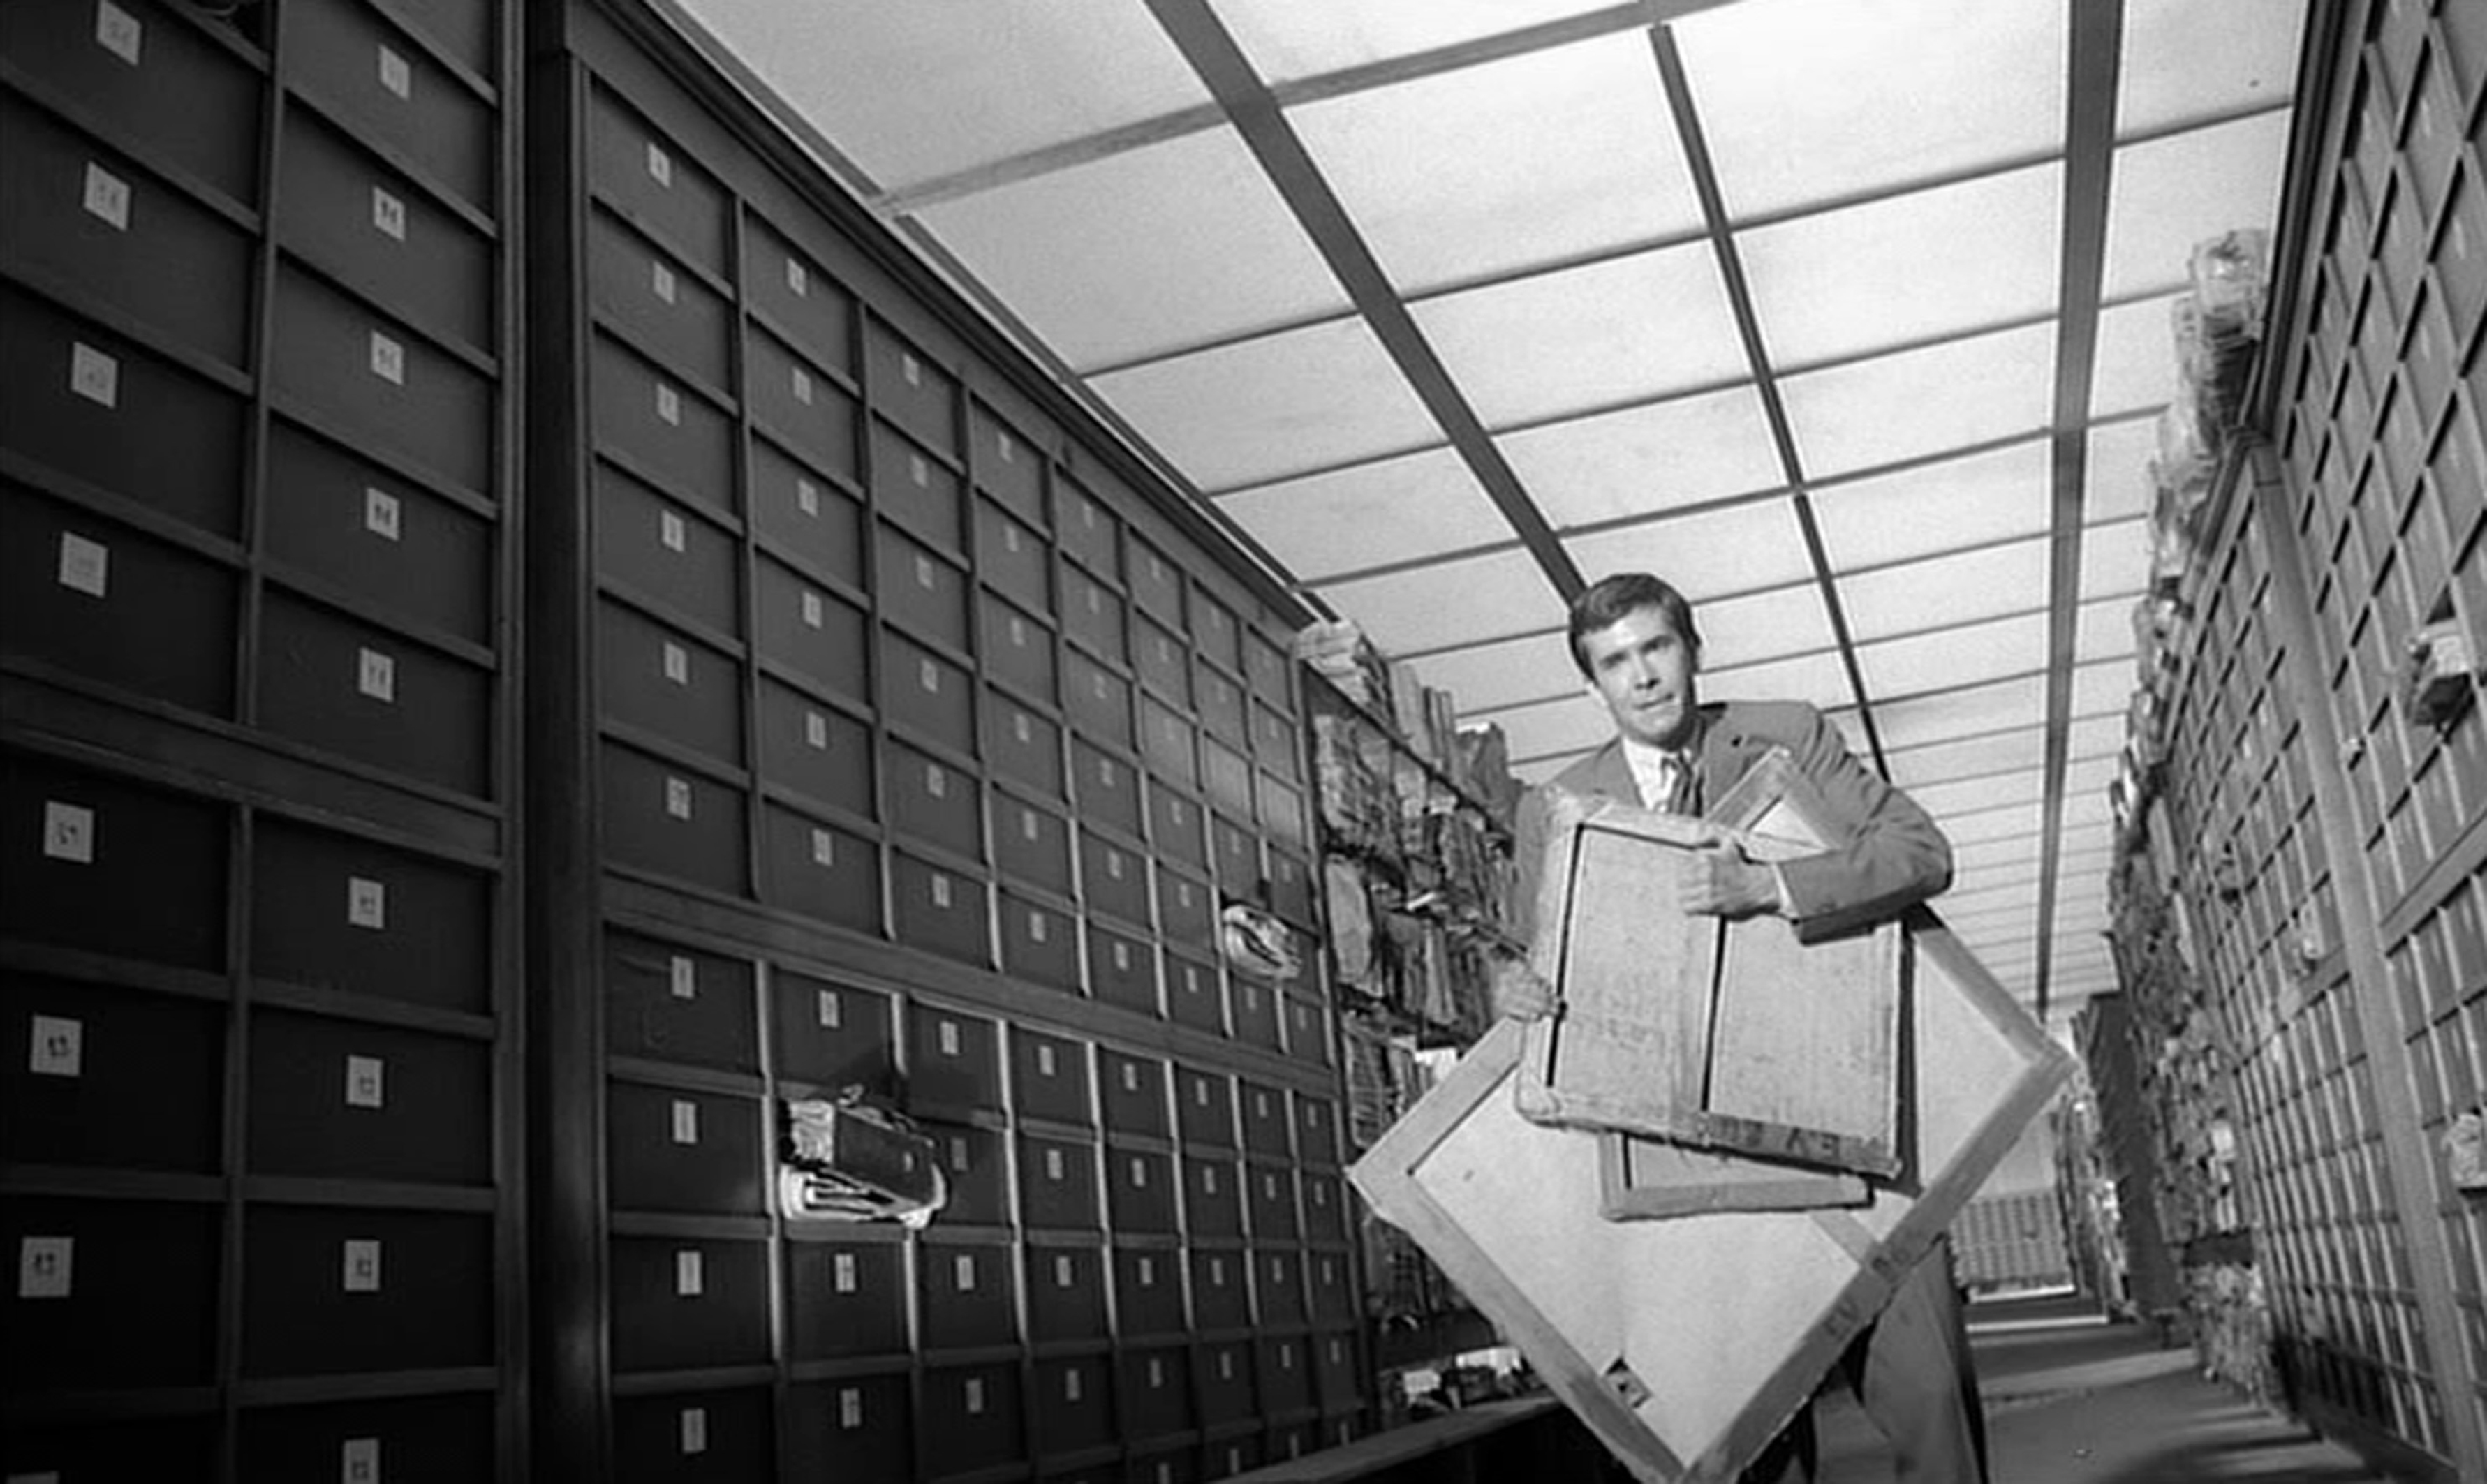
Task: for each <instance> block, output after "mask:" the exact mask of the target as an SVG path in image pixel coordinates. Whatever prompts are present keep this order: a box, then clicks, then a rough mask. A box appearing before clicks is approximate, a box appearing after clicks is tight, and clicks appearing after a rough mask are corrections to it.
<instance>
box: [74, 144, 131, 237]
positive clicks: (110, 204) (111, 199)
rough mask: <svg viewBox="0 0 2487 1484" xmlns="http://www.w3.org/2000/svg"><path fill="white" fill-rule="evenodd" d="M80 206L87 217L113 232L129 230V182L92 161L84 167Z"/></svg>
mask: <svg viewBox="0 0 2487 1484" xmlns="http://www.w3.org/2000/svg"><path fill="white" fill-rule="evenodd" d="M82 205H84V206H85V207H86V211H87V215H89V216H92V217H94V218H95V219H96V220H98V221H99V222H102V223H103V224H104V225H105V226H107V227H110V228H111V229H112V230H113V231H115V232H127V231H128V230H129V182H128V181H126V180H125V179H121V177H119V176H117V175H114V174H113V173H112V172H111V171H109V170H106V169H104V168H103V167H102V166H101V165H98V164H96V163H94V162H93V161H89V162H88V164H87V167H86V188H85V190H84V192H83V201H82Z"/></svg>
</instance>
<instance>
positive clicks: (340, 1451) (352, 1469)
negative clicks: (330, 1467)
mask: <svg viewBox="0 0 2487 1484" xmlns="http://www.w3.org/2000/svg"><path fill="white" fill-rule="evenodd" d="M337 1477H338V1478H339V1479H341V1480H343V1481H344V1484H380V1441H379V1440H378V1439H377V1438H349V1439H347V1440H346V1441H345V1442H344V1443H341V1444H339V1445H338V1448H337Z"/></svg>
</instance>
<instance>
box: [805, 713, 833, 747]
mask: <svg viewBox="0 0 2487 1484" xmlns="http://www.w3.org/2000/svg"><path fill="white" fill-rule="evenodd" d="M803 745H804V746H806V747H809V748H811V749H812V750H813V751H814V752H823V753H824V752H827V751H828V748H829V719H828V718H827V717H825V716H823V715H822V714H821V713H820V712H818V711H806V712H804V713H803Z"/></svg>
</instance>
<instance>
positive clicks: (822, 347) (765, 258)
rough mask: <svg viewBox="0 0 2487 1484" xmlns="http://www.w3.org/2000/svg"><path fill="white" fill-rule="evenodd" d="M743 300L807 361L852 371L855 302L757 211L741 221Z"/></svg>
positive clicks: (830, 367) (838, 369)
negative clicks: (762, 316) (766, 319)
mask: <svg viewBox="0 0 2487 1484" xmlns="http://www.w3.org/2000/svg"><path fill="white" fill-rule="evenodd" d="M742 301H743V303H744V304H746V305H748V306H749V307H750V308H751V309H753V310H754V311H756V312H757V313H759V314H761V315H764V316H768V320H769V322H770V323H771V324H772V325H774V326H775V327H776V329H777V331H778V333H779V335H780V336H782V337H783V338H784V339H785V340H786V341H787V343H788V344H791V345H793V346H794V347H795V349H796V351H797V352H798V353H799V354H801V355H802V356H803V358H804V359H805V360H808V361H812V362H815V363H817V364H819V365H822V366H825V367H828V368H829V369H830V370H832V371H841V372H849V373H852V371H853V369H854V300H853V299H852V297H850V296H849V295H848V293H847V291H846V290H845V289H843V288H841V287H840V286H839V285H838V284H837V282H836V281H835V280H834V279H832V278H830V277H829V276H828V275H827V274H826V273H824V272H822V271H821V267H820V264H819V263H818V262H816V261H813V259H812V257H811V255H810V254H808V253H806V252H804V251H803V250H802V249H801V248H799V247H796V245H795V244H794V242H793V241H792V240H791V239H790V238H789V237H788V236H787V235H786V234H783V233H781V232H779V231H778V230H777V228H776V227H774V226H772V225H771V224H769V223H768V221H766V220H765V219H763V218H762V217H761V216H760V215H759V214H758V213H757V212H753V211H745V212H744V213H743V217H742Z"/></svg>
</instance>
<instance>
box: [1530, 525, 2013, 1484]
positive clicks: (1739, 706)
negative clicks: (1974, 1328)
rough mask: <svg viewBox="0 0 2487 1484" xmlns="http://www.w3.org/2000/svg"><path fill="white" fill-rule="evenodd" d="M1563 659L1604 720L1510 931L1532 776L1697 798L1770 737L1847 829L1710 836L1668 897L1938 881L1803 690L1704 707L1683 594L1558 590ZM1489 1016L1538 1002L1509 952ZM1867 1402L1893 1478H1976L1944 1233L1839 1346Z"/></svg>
mask: <svg viewBox="0 0 2487 1484" xmlns="http://www.w3.org/2000/svg"><path fill="white" fill-rule="evenodd" d="M1570 633H1571V644H1572V658H1573V662H1574V663H1575V664H1577V665H1578V666H1579V670H1580V673H1581V676H1582V677H1583V678H1584V679H1585V680H1587V682H1588V684H1589V689H1590V692H1591V693H1592V694H1593V695H1595V696H1596V697H1597V698H1598V699H1599V700H1600V701H1603V702H1604V703H1605V705H1606V707H1607V715H1608V716H1609V717H1610V718H1611V719H1612V720H1613V722H1614V727H1615V736H1614V738H1613V740H1611V741H1609V742H1608V743H1607V745H1606V746H1604V747H1602V748H1600V749H1599V750H1598V751H1597V752H1595V753H1593V754H1591V755H1590V756H1587V757H1584V758H1582V759H1580V760H1579V762H1576V763H1574V764H1573V765H1572V766H1570V767H1568V768H1566V769H1565V770H1564V771H1563V772H1562V773H1560V774H1558V775H1557V776H1556V777H1555V778H1554V779H1553V781H1552V782H1551V783H1549V784H1547V785H1546V788H1544V789H1540V790H1537V791H1534V792H1532V793H1531V794H1530V795H1529V796H1528V797H1527V798H1526V799H1525V800H1523V803H1522V806H1521V810H1520V818H1519V820H1518V823H1517V828H1516V830H1515V832H1514V834H1515V842H1514V864H1515V866H1517V867H1518V869H1517V876H1518V880H1517V883H1516V894H1515V896H1514V898H1513V905H1514V907H1515V908H1516V909H1517V910H1515V912H1514V913H1513V914H1512V915H1511V921H1514V922H1515V923H1517V924H1519V925H1520V927H1521V929H1522V932H1523V936H1524V935H1525V933H1526V932H1527V930H1528V928H1529V927H1530V926H1531V925H1532V924H1529V923H1528V922H1527V921H1526V915H1527V913H1528V911H1529V910H1530V909H1532V908H1533V907H1534V905H1535V903H1536V900H1537V891H1536V886H1537V874H1538V869H1539V864H1540V858H1541V857H1542V856H1543V855H1544V853H1545V841H1546V833H1547V826H1546V795H1547V790H1550V789H1551V790H1561V791H1564V792H1569V793H1575V794H1588V795H1593V796H1597V797H1603V798H1612V799H1620V800H1623V801H1625V802H1627V803H1630V804H1634V805H1636V806H1638V807H1640V808H1643V809H1654V810H1663V811H1668V812H1672V813H1682V814H1698V813H1700V811H1701V810H1702V807H1703V805H1704V803H1705V801H1708V800H1713V799H1717V798H1719V797H1720V796H1721V795H1723V794H1724V793H1725V792H1726V791H1727V790H1728V789H1729V788H1731V787H1733V786H1734V785H1735V783H1736V782H1737V780H1739V779H1741V778H1742V777H1744V775H1745V773H1746V770H1747V769H1749V768H1750V767H1752V766H1753V764H1754V763H1755V762H1757V761H1759V760H1760V759H1761V757H1762V756H1764V755H1766V754H1767V753H1768V752H1769V751H1770V750H1771V749H1772V748H1774V747H1778V748H1784V749H1785V750H1786V751H1787V753H1788V755H1789V756H1790V757H1791V758H1792V759H1793V760H1794V762H1795V763H1796V765H1797V767H1798V768H1799V769H1800V770H1802V773H1803V774H1804V776H1805V778H1806V779H1807V780H1809V781H1810V782H1811V783H1813V784H1814V786H1815V787H1816V788H1817V789H1819V790H1820V792H1821V795H1822V798H1823V801H1824V802H1825V804H1827V805H1828V806H1829V812H1830V815H1831V817H1833V818H1835V819H1839V820H1843V821H1847V822H1848V823H1849V824H1850V826H1851V828H1850V833H1849V836H1848V838H1846V840H1845V841H1844V842H1842V843H1841V844H1839V845H1837V846H1835V847H1833V848H1831V849H1829V850H1825V851H1823V852H1821V853H1820V854H1817V855H1811V856H1805V857H1802V858H1800V859H1796V860H1791V861H1783V862H1780V863H1777V864H1776V865H1766V864H1763V863H1760V862H1755V861H1751V860H1748V859H1746V856H1745V854H1744V852H1743V851H1742V850H1741V849H1739V848H1738V847H1737V846H1736V844H1735V843H1734V841H1733V840H1732V838H1729V837H1727V836H1725V835H1723V834H1721V835H1719V836H1717V837H1715V838H1712V839H1711V840H1710V841H1709V842H1708V843H1707V844H1706V845H1705V846H1704V847H1703V848H1702V849H1701V850H1700V852H1699V854H1698V856H1697V858H1696V862H1697V864H1696V868H1695V869H1693V870H1691V871H1689V872H1687V873H1686V875H1685V878H1684V883H1683V887H1682V893H1683V895H1682V897H1681V899H1680V901H1679V904H1678V905H1679V906H1680V908H1681V909H1682V910H1683V911H1686V912H1691V913H1704V914H1710V915H1714V916H1718V917H1722V918H1745V917H1751V916H1754V915H1757V914H1761V913H1773V914H1776V915H1777V916H1780V917H1783V918H1786V919H1787V920H1788V921H1789V922H1790V924H1791V925H1792V927H1793V928H1794V930H1795V932H1796V936H1797V938H1798V940H1799V941H1800V942H1814V941H1818V940H1820V939H1823V938H1828V937H1835V936H1837V935H1839V934H1842V933H1847V932H1852V931H1855V930H1857V929H1858V928H1862V927H1867V926H1871V925H1872V924H1874V923H1877V922H1880V921H1886V920H1887V919H1889V918H1891V917H1894V916H1896V915H1898V914H1899V913H1901V912H1902V911H1905V910H1906V909H1907V908H1909V907H1910V906H1912V905H1914V903H1917V902H1920V901H1923V900H1925V899H1926V898H1927V897H1929V896H1932V895H1934V894H1935V893H1939V892H1941V891H1942V890H1943V889H1944V888H1945V887H1948V886H1949V885H1950V884H1951V869H1952V862H1951V844H1950V841H1948V840H1947V839H1945V838H1943V834H1942V830H1941V829H1940V828H1939V827H1937V826H1936V824H1935V822H1934V820H1933V819H1932V818H1931V817H1930V816H1928V815H1927V813H1926V811H1924V810H1922V809H1920V808H1918V807H1917V805H1916V803H1915V802H1914V801H1913V800H1912V799H1910V798H1909V796H1908V795H1907V794H1905V793H1902V792H1901V791H1900V790H1899V789H1897V788H1894V787H1892V786H1891V785H1890V783H1887V782H1886V781H1885V780H1884V779H1883V778H1882V777H1881V776H1880V775H1878V774H1876V773H1875V772H1873V770H1871V769H1869V768H1867V767H1866V766H1865V765H1864V763H1862V762H1861V761H1859V760H1858V758H1857V757H1856V756H1855V755H1853V754H1852V753H1850V752H1849V751H1848V746H1847V744H1846V742H1845V741H1843V740H1842V739H1841V737H1840V734H1839V731H1838V729H1837V728H1835V727H1833V726H1832V725H1831V723H1830V721H1829V719H1827V718H1826V717H1824V716H1823V714H1822V713H1821V712H1820V711H1818V710H1816V709H1815V708H1813V707H1812V706H1810V705H1807V704H1804V703H1803V702H1802V701H1751V702H1739V701H1731V702H1727V703H1724V704H1711V705H1703V704H1702V703H1701V701H1700V698H1699V687H1698V684H1697V677H1698V676H1699V674H1700V671H1701V636H1700V632H1699V631H1698V630H1697V629H1696V628H1695V627H1694V626H1693V621H1692V609H1691V604H1690V603H1688V602H1687V601H1686V600H1685V598H1684V595H1683V594H1682V593H1680V592H1678V591H1676V590H1675V589H1674V588H1672V587H1670V586H1669V585H1668V584H1666V583H1665V582H1663V581H1661V580H1660V579H1659V578H1656V577H1653V576H1650V575H1649V574H1647V573H1645V572H1627V573H1621V574H1618V575H1616V576H1612V577H1608V578H1606V579H1605V580H1603V581H1601V582H1599V583H1598V584H1596V585H1595V586H1593V587H1591V588H1590V589H1589V590H1588V591H1585V592H1583V593H1581V594H1580V596H1579V598H1578V599H1576V600H1575V601H1574V602H1573V604H1572V613H1571V624H1570ZM1495 1000H1496V1002H1497V1006H1498V1008H1500V1009H1501V1011H1502V1013H1504V1014H1506V1015H1518V1016H1522V1017H1533V1016H1539V1015H1544V1014H1548V1013H1551V1011H1552V1009H1553V1008H1554V1002H1553V997H1552V994H1551V987H1550V986H1548V985H1547V984H1546V983H1545V982H1544V981H1543V980H1542V979H1539V978H1538V977H1537V976H1535V975H1534V974H1532V973H1530V972H1529V971H1528V969H1527V967H1526V965H1525V964H1524V963H1523V962H1517V961H1515V962H1511V963H1506V964H1505V965H1504V966H1503V968H1502V970H1501V972H1500V974H1499V975H1498V976H1497V978H1496V981H1495ZM1841 1369H1842V1370H1843V1371H1844V1372H1845V1374H1846V1377H1847V1379H1848V1382H1849V1384H1850V1386H1851V1387H1852V1388H1854V1389H1855V1390H1856V1392H1857V1396H1858V1401H1859V1402H1860V1403H1862V1405H1863V1407H1864V1410H1865V1413H1866V1415H1868V1416H1869V1417H1871V1418H1872V1419H1873V1420H1874V1422H1875V1424H1876V1425H1877V1426H1878V1427H1880V1428H1881V1429H1882V1431H1883V1435H1884V1436H1885V1437H1886V1439H1888V1440H1889V1441H1890V1443H1891V1446H1892V1451H1893V1454H1894V1456H1895V1460H1896V1463H1897V1465H1898V1478H1899V1480H1900V1481H1901V1484H1985V1480H1986V1466H1985V1438H1984V1425H1983V1418H1982V1416H1981V1415H1980V1414H1979V1410H1978V1403H1977V1393H1976V1388H1975V1383H1974V1380H1973V1378H1972V1376H1971V1373H1970V1365H1969V1343H1968V1336H1967V1333H1966V1332H1965V1330H1964V1329H1963V1327H1962V1323H1961V1314H1960V1298H1959V1293H1958V1291H1957V1290H1956V1289H1955V1288H1954V1287H1953V1286H1952V1281H1951V1254H1950V1249H1949V1247H1948V1246H1947V1245H1946V1244H1943V1243H1940V1242H1939V1243H1937V1244H1936V1246H1935V1249H1934V1250H1933V1251H1932V1252H1930V1253H1929V1254H1928V1255H1927V1256H1926V1257H1925V1259H1924V1260H1923V1261H1921V1262H1919V1263H1918V1264H1917V1266H1916V1268H1915V1269H1914V1271H1913V1272H1912V1273H1911V1274H1910V1276H1909V1278H1907V1279H1906V1280H1904V1281H1903V1282H1902V1284H1901V1285H1900V1287H1899V1289H1898V1291H1897V1292H1896V1293H1895V1294H1894V1295H1893V1297H1892V1299H1891V1303H1890V1305H1889V1306H1888V1307H1886V1309H1885V1310H1884V1311H1883V1313H1882V1314H1881V1316H1879V1317H1878V1318H1877V1319H1876V1321H1875V1322H1874V1324H1873V1325H1872V1326H1870V1327H1869V1328H1868V1329H1867V1330H1866V1331H1865V1332H1864V1333H1862V1334H1860V1335H1859V1336H1858V1339H1857V1341H1856V1343H1855V1344H1854V1345H1852V1346H1851V1347H1850V1349H1849V1351H1848V1353H1847V1354H1846V1355H1845V1356H1844V1357H1843V1358H1842V1360H1841ZM1814 1469H1815V1441H1814V1435H1813V1419H1812V1414H1811V1409H1810V1408H1808V1409H1806V1410H1804V1411H1802V1412H1800V1413H1799V1414H1798V1415H1797V1416H1796V1418H1795V1419H1794V1420H1793V1421H1792V1422H1790V1424H1789V1425H1788V1427H1787V1428H1786V1429H1785V1430H1784V1431H1783V1432H1782V1433H1781V1434H1780V1435H1779V1437H1778V1438H1777V1439H1776V1440H1775V1441H1774V1443H1772V1444H1771V1446H1770V1447H1769V1448H1768V1449H1767V1450H1765V1452H1764V1453H1763V1455H1762V1457H1761V1459H1760V1460H1759V1461H1757V1462H1756V1463H1755V1464H1754V1465H1753V1466H1752V1468H1750V1469H1749V1470H1746V1475H1745V1477H1746V1480H1747V1481H1748V1484H1783V1481H1796V1480H1810V1479H1812V1478H1813V1476H1814Z"/></svg>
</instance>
